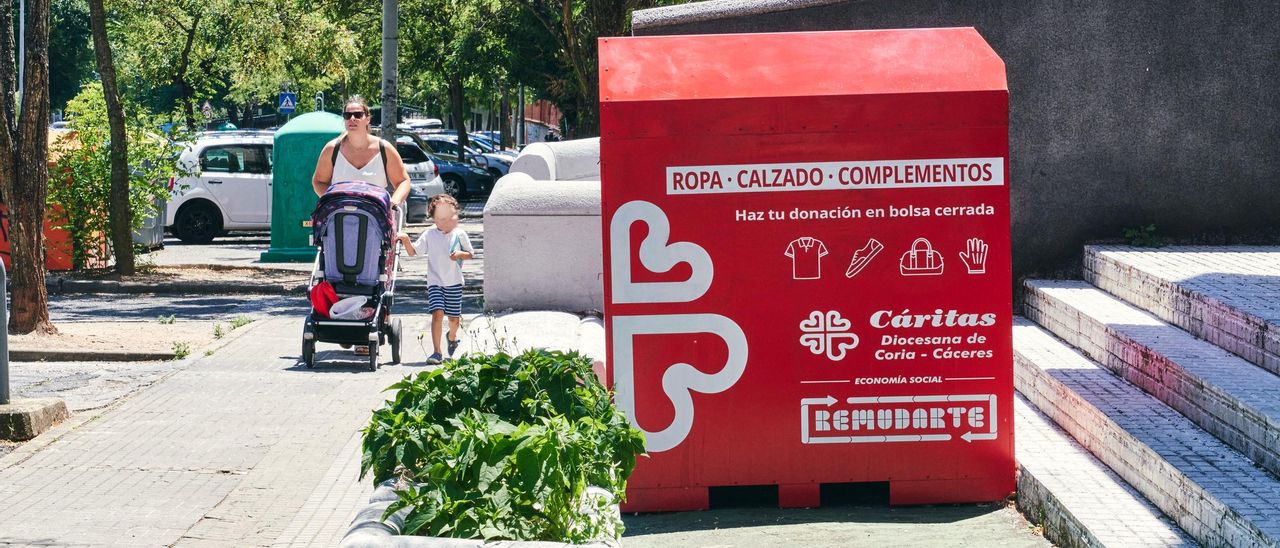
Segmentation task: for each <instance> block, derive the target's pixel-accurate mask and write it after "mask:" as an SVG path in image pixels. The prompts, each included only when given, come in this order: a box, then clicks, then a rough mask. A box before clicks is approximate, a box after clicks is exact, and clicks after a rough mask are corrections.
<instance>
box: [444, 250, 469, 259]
mask: <svg viewBox="0 0 1280 548" xmlns="http://www.w3.org/2000/svg"><path fill="white" fill-rule="evenodd" d="M449 258H450V259H453V260H455V261H461V260H463V259H470V258H471V254H470V253H467V252H466V251H462V250H458V251H454V252H453V253H450V254H449Z"/></svg>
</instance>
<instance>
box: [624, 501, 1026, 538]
mask: <svg viewBox="0 0 1280 548" xmlns="http://www.w3.org/2000/svg"><path fill="white" fill-rule="evenodd" d="M1002 508H1003V506H1002V505H1000V504H994V503H993V504H963V505H944V506H910V507H889V506H880V505H876V506H862V505H845V506H826V507H822V508H786V509H784V508H725V509H719V510H707V511H702V512H670V513H653V514H624V515H623V517H622V521H623V523H625V524H626V526H627V531H626V534H625V535H624V536H627V537H634V536H641V535H657V534H664V533H679V532H690V531H709V530H716V529H736V528H748V527H762V526H780V525H801V524H815V523H846V524H847V523H868V524H873V523H884V524H928V523H955V522H959V521H965V520H969V519H973V518H977V517H981V516H985V515H988V514H992V513H995V512H999V511H1000V510H1001V509H1002Z"/></svg>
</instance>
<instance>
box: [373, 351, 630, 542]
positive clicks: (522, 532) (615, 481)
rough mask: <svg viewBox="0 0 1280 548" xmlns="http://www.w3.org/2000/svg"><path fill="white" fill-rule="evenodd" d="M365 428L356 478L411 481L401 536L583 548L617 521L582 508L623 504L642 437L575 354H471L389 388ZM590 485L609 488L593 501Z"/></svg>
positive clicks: (613, 533)
mask: <svg viewBox="0 0 1280 548" xmlns="http://www.w3.org/2000/svg"><path fill="white" fill-rule="evenodd" d="M389 390H395V391H397V393H396V397H395V399H394V400H392V401H389V402H387V404H386V405H385V406H384V407H383V408H381V409H378V410H377V411H375V412H374V414H373V418H372V420H371V421H370V423H369V426H368V427H367V428H365V430H364V433H365V437H364V450H363V459H362V462H361V477H362V478H363V477H364V475H365V474H366V473H370V472H372V474H373V477H374V480H375V481H378V482H381V481H384V480H386V479H389V478H401V479H404V480H405V482H406V483H407V484H408V485H409V486H408V487H407V488H406V489H402V490H400V491H398V493H399V496H400V499H399V500H398V501H397V502H395V503H394V504H392V505H391V507H390V508H389V509H388V510H387V514H388V515H390V514H392V513H395V512H397V511H399V510H401V509H404V508H408V509H409V513H408V515H407V516H406V518H405V527H404V531H402V532H403V533H405V534H418V535H430V536H448V537H458V538H483V539H486V540H552V541H561V542H588V541H590V540H593V539H600V538H616V537H618V536H621V533H622V523H621V521H620V520H618V519H617V517H616V515H615V516H609V517H603V518H602V517H598V516H607V514H606V513H600V514H594V513H590V512H587V513H584V507H585V506H586V505H593V504H599V505H602V506H603V505H609V504H614V503H617V502H618V501H620V500H621V496H622V495H623V493H624V492H625V490H626V481H627V478H628V477H630V475H631V472H632V471H633V470H634V469H635V464H636V456H637V455H639V454H640V453H642V452H644V437H643V435H642V434H641V433H640V432H639V431H638V430H636V429H635V428H633V427H632V426H631V424H630V423H629V422H628V421H627V419H626V417H625V416H623V415H622V413H621V412H619V411H618V410H617V409H616V408H615V407H614V406H613V402H612V401H611V399H610V395H609V392H608V391H607V390H605V388H604V386H603V385H602V384H600V381H599V380H598V379H597V378H596V375H595V373H594V372H593V371H592V369H591V360H590V359H589V358H587V357H585V356H582V355H580V354H578V353H576V352H571V353H564V352H556V351H548V350H530V351H528V352H525V353H523V354H520V355H518V356H511V355H508V354H505V353H498V354H495V355H491V356H486V355H480V354H472V355H469V356H464V357H462V358H461V359H458V360H456V361H454V362H452V363H448V364H446V365H445V366H444V367H442V368H439V369H436V370H433V371H426V372H423V373H419V374H418V375H417V376H415V377H406V378H405V380H403V381H401V382H399V383H396V384H395V385H392V386H391V387H390V388H389ZM589 486H598V487H602V488H604V489H607V490H609V491H610V492H612V494H613V495H612V499H609V500H601V499H592V498H590V497H588V496H587V495H586V493H587V488H588V487H589Z"/></svg>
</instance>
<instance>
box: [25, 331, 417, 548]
mask: <svg viewBox="0 0 1280 548" xmlns="http://www.w3.org/2000/svg"><path fill="white" fill-rule="evenodd" d="M406 320H407V321H408V322H409V323H410V325H415V324H420V322H421V320H422V318H417V319H415V318H412V317H406ZM248 329H249V331H248V332H246V333H245V334H244V335H243V336H241V337H239V338H238V340H237V341H236V344H232V345H228V346H227V347H224V348H223V349H221V350H220V351H218V352H216V353H215V354H214V355H212V356H210V357H207V358H203V359H199V360H196V361H194V362H193V363H191V364H190V365H189V367H187V368H186V369H183V370H180V371H177V372H175V373H173V374H172V375H170V376H168V377H167V378H164V379H163V380H161V381H159V382H157V383H156V384H155V385H154V386H152V387H150V388H148V389H146V390H144V391H142V392H140V393H139V394H137V395H135V396H134V397H132V398H130V399H127V400H125V401H124V402H123V403H120V404H118V405H116V406H114V407H111V408H108V409H107V410H106V411H105V412H104V413H102V414H101V415H100V416H98V417H97V418H96V419H93V418H90V419H89V420H87V421H86V420H85V417H83V416H78V417H74V418H73V419H72V420H71V421H69V422H68V423H67V424H66V425H64V426H60V427H57V428H55V430H54V431H52V432H51V433H49V434H46V435H44V436H41V437H40V438H37V439H36V440H34V441H32V442H29V443H27V444H26V445H23V446H21V447H19V448H18V449H17V450H15V451H14V452H13V453H11V454H9V455H7V456H5V457H3V458H0V516H4V519H2V520H0V544H18V545H30V544H57V545H67V544H89V545H105V544H117V545H129V546H169V545H178V546H196V545H220V546H230V545H235V546H271V545H282V546H287V545H293V544H298V545H303V544H323V545H335V544H336V543H337V542H338V540H339V539H340V538H341V536H342V535H343V534H344V533H345V532H346V527H347V525H348V524H349V523H350V520H351V518H352V517H353V516H354V514H355V512H356V511H357V510H358V509H359V508H360V507H361V506H362V504H363V503H364V501H366V500H367V498H368V494H369V493H370V492H371V491H372V488H371V486H370V485H368V482H365V483H358V482H357V481H356V475H357V470H358V462H359V461H358V459H359V451H358V443H359V433H358V431H359V429H360V428H361V427H362V426H364V424H365V422H366V421H367V420H368V418H369V412H370V411H371V409H373V408H374V407H376V406H377V405H379V404H380V403H381V402H382V400H383V399H384V397H385V396H384V395H383V394H382V393H381V392H382V389H383V388H385V387H386V386H388V385H390V384H391V383H393V382H395V381H396V380H398V379H399V378H400V377H402V376H403V375H405V374H408V373H411V372H414V371H417V370H420V369H421V367H420V366H404V365H400V366H388V367H385V368H384V369H381V370H379V371H378V372H377V373H367V372H358V371H359V369H358V367H356V365H357V363H356V362H354V361H347V362H346V364H345V365H344V363H343V361H344V360H347V359H348V358H350V357H351V354H350V353H349V352H342V351H338V350H332V351H325V352H322V353H321V359H322V360H324V361H325V362H326V363H324V364H322V365H321V367H320V368H319V369H318V370H316V371H310V370H306V369H304V368H302V366H300V365H297V364H296V361H297V355H298V348H299V346H300V343H299V336H300V332H301V318H300V317H287V318H277V319H270V320H260V321H259V322H255V323H254V324H252V326H250V327H248ZM333 348H336V347H333ZM405 351H406V355H407V356H406V357H407V358H409V360H410V362H409V363H417V364H420V363H421V359H422V357H421V356H418V355H417V354H420V353H421V351H420V350H418V349H416V345H413V344H406V345H405Z"/></svg>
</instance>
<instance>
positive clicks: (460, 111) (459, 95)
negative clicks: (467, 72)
mask: <svg viewBox="0 0 1280 548" xmlns="http://www.w3.org/2000/svg"><path fill="white" fill-rule="evenodd" d="M448 80H449V106H450V107H452V110H453V123H454V129H456V130H458V161H459V162H462V163H464V164H465V163H467V153H466V148H467V120H466V118H464V115H465V113H466V101H465V99H466V94H465V93H464V91H465V90H464V88H463V87H462V75H461V74H450V75H449V77H448Z"/></svg>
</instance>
